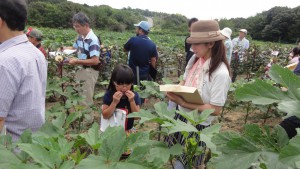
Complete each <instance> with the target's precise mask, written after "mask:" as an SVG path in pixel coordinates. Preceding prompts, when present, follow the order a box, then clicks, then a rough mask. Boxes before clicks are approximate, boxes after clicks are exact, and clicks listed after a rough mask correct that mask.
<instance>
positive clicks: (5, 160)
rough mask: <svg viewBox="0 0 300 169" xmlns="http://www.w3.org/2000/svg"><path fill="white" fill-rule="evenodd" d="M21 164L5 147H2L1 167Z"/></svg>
mask: <svg viewBox="0 0 300 169" xmlns="http://www.w3.org/2000/svg"><path fill="white" fill-rule="evenodd" d="M11 163H21V161H20V160H19V159H18V158H17V157H16V156H15V155H14V154H13V153H12V152H10V151H9V150H7V149H6V148H5V147H4V146H3V145H0V165H4V164H11Z"/></svg>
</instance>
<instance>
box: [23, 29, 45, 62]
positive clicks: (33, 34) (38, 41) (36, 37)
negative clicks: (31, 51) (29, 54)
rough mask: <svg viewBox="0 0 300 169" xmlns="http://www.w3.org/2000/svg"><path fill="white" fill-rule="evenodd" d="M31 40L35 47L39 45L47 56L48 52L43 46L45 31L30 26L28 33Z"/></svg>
mask: <svg viewBox="0 0 300 169" xmlns="http://www.w3.org/2000/svg"><path fill="white" fill-rule="evenodd" d="M26 35H27V37H28V40H29V42H31V43H32V44H33V45H34V46H35V47H37V48H38V49H39V50H40V51H41V52H42V53H43V54H44V56H45V57H46V56H47V53H46V51H45V49H44V48H43V46H42V39H43V33H42V32H41V31H40V30H38V29H33V28H28V30H27V33H26Z"/></svg>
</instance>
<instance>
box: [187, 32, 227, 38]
mask: <svg viewBox="0 0 300 169" xmlns="http://www.w3.org/2000/svg"><path fill="white" fill-rule="evenodd" d="M220 34H221V32H220V31H211V32H191V37H194V38H208V37H215V36H219V35H220Z"/></svg>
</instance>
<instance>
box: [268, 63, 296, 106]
mask: <svg viewBox="0 0 300 169" xmlns="http://www.w3.org/2000/svg"><path fill="white" fill-rule="evenodd" d="M269 75H270V77H271V78H272V79H273V80H274V81H275V82H276V83H279V84H281V85H283V86H284V87H286V88H287V89H288V94H289V96H290V97H291V98H293V99H297V100H300V92H299V90H298V89H299V88H300V78H299V77H297V75H295V74H294V73H293V72H292V71H290V70H289V69H286V68H283V67H281V66H279V65H276V64H273V65H272V67H271V69H270V72H269Z"/></svg>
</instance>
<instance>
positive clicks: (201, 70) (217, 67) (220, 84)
mask: <svg viewBox="0 0 300 169" xmlns="http://www.w3.org/2000/svg"><path fill="white" fill-rule="evenodd" d="M224 39H225V37H224V36H223V35H222V34H221V33H220V28H219V24H218V22H217V21H214V20H200V21H198V22H195V23H193V25H192V27H191V36H190V37H189V38H188V39H187V42H188V43H190V44H191V45H192V49H193V51H194V53H195V54H194V55H193V56H192V58H191V59H190V61H189V63H188V65H187V66H186V69H185V73H184V81H183V82H181V84H182V85H184V86H190V87H196V88H197V89H198V91H199V93H200V95H201V97H202V100H203V102H204V104H203V105H199V104H193V103H189V102H186V101H185V100H183V99H182V98H181V97H180V96H178V95H176V94H174V93H172V92H168V93H167V97H168V98H169V99H170V100H171V101H173V102H175V103H177V104H178V105H179V110H181V111H185V112H189V111H192V110H195V109H197V110H198V111H199V113H201V112H202V111H204V110H206V109H214V112H213V113H212V114H211V116H210V117H209V118H208V119H207V120H206V121H205V122H203V123H201V124H199V125H197V126H196V128H197V129H198V130H199V131H201V130H202V129H204V128H206V127H208V126H210V125H211V121H212V120H213V118H214V116H218V115H219V114H220V112H221V110H222V107H223V105H224V104H225V101H226V99H227V92H228V90H229V87H230V83H231V79H230V76H229V70H230V69H229V68H230V67H229V64H228V61H227V59H226V49H225V46H224V42H223V40H224ZM175 118H176V119H178V118H179V119H180V120H182V121H184V122H187V120H186V119H185V118H184V117H182V116H181V115H179V114H176V115H175ZM192 135H193V133H190V137H192ZM174 136H175V139H176V140H171V139H170V140H168V139H167V141H169V142H172V143H174V142H175V143H180V144H184V142H185V140H184V138H183V136H182V135H181V133H176V134H175V135H174ZM170 138H171V137H170ZM196 138H197V139H198V138H199V136H196ZM199 146H205V144H204V143H203V142H200V143H199ZM202 157H203V154H202V155H200V156H197V157H194V161H193V165H194V167H196V168H197V167H199V166H200V165H201V161H202ZM180 159H183V160H180V162H179V161H176V163H178V162H179V163H180V164H179V165H176V164H175V166H180V165H181V167H177V168H183V167H184V166H185V167H186V165H187V161H186V157H185V155H184V154H183V155H182V156H181V158H180Z"/></svg>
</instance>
